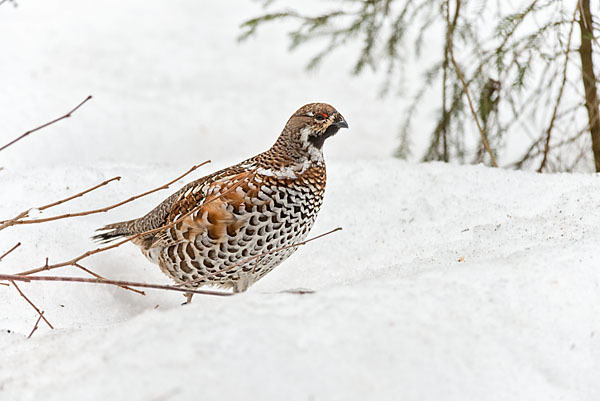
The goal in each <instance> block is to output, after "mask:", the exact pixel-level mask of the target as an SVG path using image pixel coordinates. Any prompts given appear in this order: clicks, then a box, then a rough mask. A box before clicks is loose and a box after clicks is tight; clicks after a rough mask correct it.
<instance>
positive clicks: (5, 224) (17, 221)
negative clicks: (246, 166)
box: [0, 160, 210, 230]
mask: <svg viewBox="0 0 600 401" xmlns="http://www.w3.org/2000/svg"><path fill="white" fill-rule="evenodd" d="M207 163H210V160H207V161H205V162H202V163H200V164H197V165H195V166H193V167H192V168H190V169H189V170H188V171H186V172H185V173H183V174H182V175H180V176H179V177H177V178H175V179H173V180H171V181H169V182H168V183H166V184H164V185H162V186H160V187H157V188H154V189H152V190H150V191H146V192H144V193H142V194H139V195H136V196H132V197H131V198H129V199H125V200H124V201H121V202H119V203H115V204H114V205H110V206H107V207H103V208H100V209H94V210H86V211H83V212H77V213H67V214H62V215H59V216H53V217H47V218H44V219H33V220H20V218H23V217H25V216H22V215H23V213H21V214H20V215H19V216H21V217H20V218H19V216H17V218H14V219H12V220H8V221H5V222H2V223H3V224H2V225H0V230H2V229H4V228H6V227H10V226H14V225H19V224H37V223H46V222H48V221H54V220H60V219H66V218H71V217H81V216H88V215H90V214H96V213H105V212H108V211H109V210H112V209H115V208H117V207H119V206H123V205H124V204H126V203H129V202H133V201H134V200H137V199H139V198H142V197H144V196H147V195H150V194H152V193H154V192H158V191H160V190H163V189H167V188H169V186H170V185H172V184H173V183H175V182H177V181H179V180H180V179H182V178H183V177H185V176H186V175H188V174H190V173H191V172H193V171H194V170H196V169H198V168H200V167H202V166H204V165H205V164H207ZM115 178H116V177H115ZM115 178H113V180H114V179H115ZM109 181H111V180H109ZM103 184H104V183H102V184H99V185H98V186H97V187H99V186H102V185H103ZM94 189H95V188H94ZM89 191H90V190H88V192H89ZM77 196H80V195H75V196H73V197H71V198H75V197H77ZM55 203H57V202H55ZM57 204H58V203H57ZM51 205H52V206H54V205H53V204H51ZM40 210H41V209H40ZM25 213H27V212H25Z"/></svg>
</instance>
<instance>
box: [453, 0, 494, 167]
mask: <svg viewBox="0 0 600 401" xmlns="http://www.w3.org/2000/svg"><path fill="white" fill-rule="evenodd" d="M447 7H450V2H449V1H448V2H447ZM459 10H460V0H456V10H455V17H454V20H455V21H456V20H457V18H458V13H459ZM446 23H447V26H448V29H451V26H452V25H451V22H450V17H449V13H447V14H446ZM447 38H448V54H449V55H450V61H451V62H452V65H453V66H454V70H455V71H456V75H457V76H458V79H459V80H460V82H461V84H462V87H463V91H464V93H465V95H466V97H467V101H468V103H469V107H470V109H471V114H473V119H474V120H475V123H476V124H477V129H478V130H479V133H480V134H481V142H482V143H483V146H484V147H485V150H486V151H487V153H488V154H489V156H490V161H491V163H492V166H494V167H498V164H497V163H496V158H495V157H494V153H493V152H492V149H491V148H490V144H489V143H488V140H487V137H486V135H485V132H484V130H483V128H482V127H481V123H480V122H479V118H478V117H477V112H476V111H475V107H473V102H472V101H471V95H470V93H469V88H468V86H467V84H466V82H465V77H464V74H463V72H462V70H461V68H460V67H459V66H458V63H457V62H456V59H455V58H454V43H453V40H452V35H451V34H450V35H447Z"/></svg>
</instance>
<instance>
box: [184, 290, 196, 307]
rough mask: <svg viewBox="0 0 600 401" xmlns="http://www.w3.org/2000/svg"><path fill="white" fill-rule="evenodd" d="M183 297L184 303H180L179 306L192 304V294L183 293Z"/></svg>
mask: <svg viewBox="0 0 600 401" xmlns="http://www.w3.org/2000/svg"><path fill="white" fill-rule="evenodd" d="M183 296H184V297H185V302H184V303H182V304H181V305H187V304H191V303H192V297H193V296H194V294H193V293H191V292H185V293H184V294H183Z"/></svg>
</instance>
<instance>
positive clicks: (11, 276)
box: [0, 274, 233, 327]
mask: <svg viewBox="0 0 600 401" xmlns="http://www.w3.org/2000/svg"><path fill="white" fill-rule="evenodd" d="M0 280H8V281H10V282H11V283H13V284H14V282H15V281H23V282H30V281H66V282H72V283H87V284H105V285H116V286H128V287H140V288H152V289H155V290H165V291H177V292H190V293H193V294H202V295H215V296H221V297H226V296H231V295H233V293H231V292H224V291H211V290H192V289H189V288H179V287H176V286H174V285H164V284H150V283H140V282H136V281H121V280H105V279H99V278H82V277H68V276H66V277H59V276H23V275H19V274H0ZM15 287H16V285H15ZM17 289H18V287H17ZM19 292H21V291H20V290H19ZM30 304H31V305H33V304H32V303H31V302H30ZM33 306H34V307H35V305H33ZM36 310H37V311H38V313H40V315H41V312H39V310H38V309H37V308H36ZM42 319H44V321H46V319H45V318H44V317H42ZM50 327H52V326H50Z"/></svg>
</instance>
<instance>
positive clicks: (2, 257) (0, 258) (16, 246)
mask: <svg viewBox="0 0 600 401" xmlns="http://www.w3.org/2000/svg"><path fill="white" fill-rule="evenodd" d="M20 246H21V243H20V242H17V243H16V244H15V246H13V247H12V248H10V249H9V250H8V251H6V252H5V253H4V254H3V255H2V256H0V261H2V259H4V257H5V256H6V255H8V254H9V253H11V252H12V251H14V250H15V249H17V248H18V247H20Z"/></svg>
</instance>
